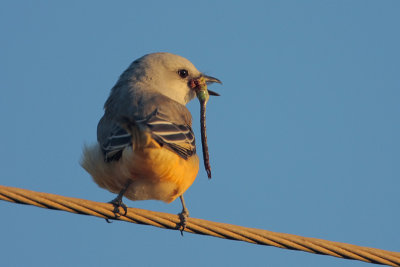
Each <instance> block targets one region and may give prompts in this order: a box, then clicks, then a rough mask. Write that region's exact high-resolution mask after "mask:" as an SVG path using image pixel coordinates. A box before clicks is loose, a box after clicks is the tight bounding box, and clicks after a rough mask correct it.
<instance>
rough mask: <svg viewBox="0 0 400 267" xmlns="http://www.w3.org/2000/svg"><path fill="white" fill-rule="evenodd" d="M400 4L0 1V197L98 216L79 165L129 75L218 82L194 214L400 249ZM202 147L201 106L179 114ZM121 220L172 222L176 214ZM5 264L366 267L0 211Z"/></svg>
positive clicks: (149, 204) (102, 195) (194, 191)
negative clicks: (132, 70) (207, 161)
mask: <svg viewBox="0 0 400 267" xmlns="http://www.w3.org/2000/svg"><path fill="white" fill-rule="evenodd" d="M399 12H400V2H398V1H369V0H362V1H361V0H360V1H355V0H354V1H320V0H315V1H240V2H239V1H229V2H228V1H202V2H196V3H195V2H193V3H192V2H188V1H185V2H178V1H140V2H139V1H137V2H136V1H119V2H113V3H110V2H109V1H85V2H84V1H67V2H61V1H2V2H1V3H0V29H1V35H0V43H1V49H0V92H1V97H0V122H1V125H2V128H1V129H2V130H1V131H0V146H1V148H2V153H0V167H1V170H2V174H1V178H0V180H1V184H2V185H6V186H14V187H21V188H26V189H31V190H36V191H41V192H49V193H54V194H60V195H65V196H71V197H77V198H85V199H90V200H94V201H103V202H107V201H109V200H111V199H112V198H114V195H113V194H111V193H109V192H107V191H105V190H103V189H100V188H99V187H97V185H96V184H95V183H93V182H92V181H91V178H90V176H89V175H88V174H87V173H86V172H85V171H84V170H83V169H82V168H81V167H80V166H79V163H78V162H79V159H80V157H81V149H82V147H83V145H84V144H85V143H92V142H94V141H95V140H96V125H97V122H98V119H99V118H100V117H101V116H102V112H103V110H102V106H103V103H104V101H105V100H106V98H107V96H108V94H109V90H110V88H111V87H112V86H113V85H114V83H115V82H116V80H117V78H118V76H119V75H120V74H121V72H122V71H123V70H124V69H125V68H126V67H127V66H128V65H129V64H130V62H131V61H133V60H134V59H136V58H138V57H141V56H142V55H144V54H147V53H151V52H158V51H166V52H171V53H176V54H179V55H181V56H184V57H186V58H188V59H189V60H191V61H192V62H193V63H194V64H195V65H196V66H197V68H198V69H200V70H201V71H203V72H205V73H207V74H208V75H212V76H215V77H218V78H219V79H221V80H222V81H223V83H224V84H223V86H219V85H215V86H212V89H213V90H214V91H217V92H219V93H221V95H222V96H221V97H219V98H212V99H211V100H210V102H209V104H208V109H207V112H208V113H207V126H208V138H209V148H210V158H211V165H212V168H213V179H212V180H211V181H208V179H207V176H206V173H205V171H204V169H203V168H202V167H201V169H200V172H199V175H198V177H197V179H196V181H195V183H194V184H193V186H192V187H191V188H190V189H189V190H188V191H187V192H186V194H185V199H186V203H187V205H188V208H189V210H190V213H191V216H193V217H196V218H202V219H207V220H213V221H219V222H226V223H231V224H238V225H243V226H248V227H255V228H262V229H267V230H271V231H277V232H285V233H291V234H297V235H303V236H309V237H316V238H322V239H328V240H332V241H340V242H348V243H353V244H357V245H363V246H371V247H377V248H381V249H387V250H393V251H400V239H399V236H400V229H399V227H398V226H399V224H400V215H399V212H398V206H399V202H400V195H399V188H400V179H399V178H400V164H399V162H400V152H399V151H400V140H399V136H400V123H399V118H400V105H399V102H400V75H399V70H400V63H399V62H400V49H399V47H400V35H399V34H398V33H399V28H400V17H399ZM189 109H190V110H191V112H192V114H193V117H194V130H195V133H196V136H197V140H198V146H200V142H199V141H200V132H199V127H198V126H199V105H198V103H197V101H193V102H192V103H190V104H189ZM126 204H127V205H128V206H131V207H139V208H145V209H150V210H156V211H163V212H169V213H178V212H179V211H180V203H179V201H175V202H173V203H171V204H169V205H167V204H164V203H162V202H157V201H142V202H132V201H129V200H127V201H126ZM0 212H1V214H2V219H1V220H0V229H2V230H1V237H2V238H1V239H2V242H1V244H0V251H1V258H2V260H1V261H2V265H4V266H124V265H126V266H128V265H140V266H161V265H163V266H173V265H174V266H204V265H207V266H244V265H247V266H248V265H251V266H260V265H261V266H263V265H264V266H366V264H365V263H361V262H356V261H348V260H341V259H336V258H333V257H328V256H319V255H312V254H308V253H304V252H296V251H289V250H283V249H278V248H273V247H264V246H257V245H252V244H247V243H243V242H234V241H228V240H222V239H217V238H213V237H206V236H199V235H191V234H186V235H185V236H184V237H183V238H182V237H181V236H180V234H179V232H176V231H168V230H161V229H158V228H154V227H149V226H141V225H134V224H128V223H124V222H114V223H112V224H107V223H106V222H105V221H104V220H102V219H98V218H94V217H88V216H79V215H73V214H69V213H65V212H58V211H49V210H44V209H39V208H36V207H32V206H23V205H16V204H11V203H7V202H0Z"/></svg>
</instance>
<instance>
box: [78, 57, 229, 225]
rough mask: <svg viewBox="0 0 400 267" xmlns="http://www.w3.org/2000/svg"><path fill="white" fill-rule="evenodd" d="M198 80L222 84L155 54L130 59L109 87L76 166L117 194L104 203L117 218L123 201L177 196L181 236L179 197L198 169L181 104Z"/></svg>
mask: <svg viewBox="0 0 400 267" xmlns="http://www.w3.org/2000/svg"><path fill="white" fill-rule="evenodd" d="M200 81H203V83H204V81H205V82H206V84H211V83H221V81H220V80H219V79H217V78H214V77H212V76H208V75H205V74H203V73H202V72H200V71H199V70H197V69H196V67H195V66H194V65H193V64H192V63H191V62H190V61H189V60H188V59H186V58H184V57H181V56H179V55H175V54H171V53H166V52H158V53H150V54H147V55H144V56H143V57H141V58H139V59H137V60H135V61H133V62H132V63H131V64H130V65H129V67H128V68H127V69H126V70H125V71H124V72H123V73H122V74H121V76H120V77H119V79H118V81H117V82H116V84H115V85H114V87H113V88H112V89H111V92H110V95H109V97H108V99H107V100H106V102H105V104H104V115H103V117H102V118H101V119H100V121H99V123H98V125H97V143H95V144H93V145H85V147H84V148H83V156H82V159H81V165H82V167H83V168H84V169H85V170H86V171H87V172H88V173H89V174H90V175H91V176H92V178H93V180H94V182H95V183H96V184H97V185H98V186H100V187H101V188H104V189H106V190H108V191H110V192H112V193H115V194H118V195H117V197H116V198H115V199H113V200H112V201H110V202H109V203H111V204H113V205H114V214H115V216H116V217H118V216H120V215H121V214H122V213H121V212H120V209H119V208H122V209H123V210H124V215H126V213H127V206H126V205H125V204H124V203H123V201H122V198H123V197H126V198H128V199H130V200H134V201H136V200H150V199H152V200H160V201H164V202H166V203H171V202H172V201H174V200H175V199H176V198H178V197H179V198H180V201H181V204H182V211H181V212H180V213H179V216H180V218H181V223H180V225H179V226H177V227H178V228H180V229H181V233H182V231H183V229H184V228H185V226H186V221H187V218H188V216H189V211H188V209H187V207H186V205H185V201H184V198H183V193H184V192H185V191H186V190H187V189H188V188H189V187H190V186H191V185H192V183H193V182H194V180H195V178H196V176H197V174H198V171H199V157H198V156H197V154H196V143H195V136H194V132H193V129H192V116H191V113H190V112H189V110H188V109H187V108H186V104H187V103H188V102H189V101H191V100H192V99H193V98H195V97H196V88H194V85H197V84H199V82H200ZM206 88H207V87H206ZM207 90H208V93H209V94H210V95H213V96H217V95H219V94H218V93H216V92H214V91H211V90H209V89H208V88H207Z"/></svg>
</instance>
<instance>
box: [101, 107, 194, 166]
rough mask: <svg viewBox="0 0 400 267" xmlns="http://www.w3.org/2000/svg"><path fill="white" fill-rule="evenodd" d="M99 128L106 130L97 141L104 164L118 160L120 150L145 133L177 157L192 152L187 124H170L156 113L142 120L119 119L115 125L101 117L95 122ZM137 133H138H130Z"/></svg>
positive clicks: (120, 153)
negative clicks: (97, 122)
mask: <svg viewBox="0 0 400 267" xmlns="http://www.w3.org/2000/svg"><path fill="white" fill-rule="evenodd" d="M98 127H99V129H107V133H105V135H104V130H103V131H102V132H103V138H99V143H100V146H101V149H102V151H103V153H104V158H105V161H107V162H109V161H113V160H119V159H120V158H121V156H122V151H123V150H124V149H125V148H126V147H129V146H132V143H133V142H134V143H136V142H137V140H133V138H139V136H140V135H141V134H140V133H144V132H146V133H149V134H150V135H151V137H152V138H153V139H154V140H155V141H157V143H158V144H159V145H160V146H163V147H165V148H167V149H169V150H171V151H173V152H174V153H176V154H178V155H179V156H180V157H182V158H184V159H187V158H189V157H190V156H192V155H194V154H195V153H196V144H195V137H194V133H193V130H192V128H191V126H190V125H188V124H177V123H174V122H171V121H170V120H169V119H168V117H167V116H165V115H162V114H161V113H159V112H158V111H157V110H156V111H155V112H153V113H152V114H151V115H150V116H148V117H147V118H146V119H141V120H138V119H135V118H123V119H122V120H120V121H119V122H116V121H109V120H107V119H105V118H104V117H103V119H102V120H101V121H100V122H99V126H98ZM133 132H136V133H137V132H139V134H133Z"/></svg>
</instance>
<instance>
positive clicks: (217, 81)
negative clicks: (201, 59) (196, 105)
mask: <svg viewBox="0 0 400 267" xmlns="http://www.w3.org/2000/svg"><path fill="white" fill-rule="evenodd" d="M202 76H203V78H204V80H205V81H206V83H207V84H210V83H219V84H222V82H221V81H220V80H218V79H217V78H214V77H211V76H207V75H204V74H203V75H202ZM207 91H208V93H209V94H210V95H214V96H220V94H218V93H216V92H214V91H211V90H210V89H208V88H207Z"/></svg>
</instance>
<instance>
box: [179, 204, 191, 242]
mask: <svg viewBox="0 0 400 267" xmlns="http://www.w3.org/2000/svg"><path fill="white" fill-rule="evenodd" d="M178 215H179V219H180V220H181V221H180V223H179V224H178V229H179V231H181V235H182V236H183V231H184V230H185V228H186V225H187V219H188V217H189V212H188V211H187V210H182V212H181V213H179V214H178Z"/></svg>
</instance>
